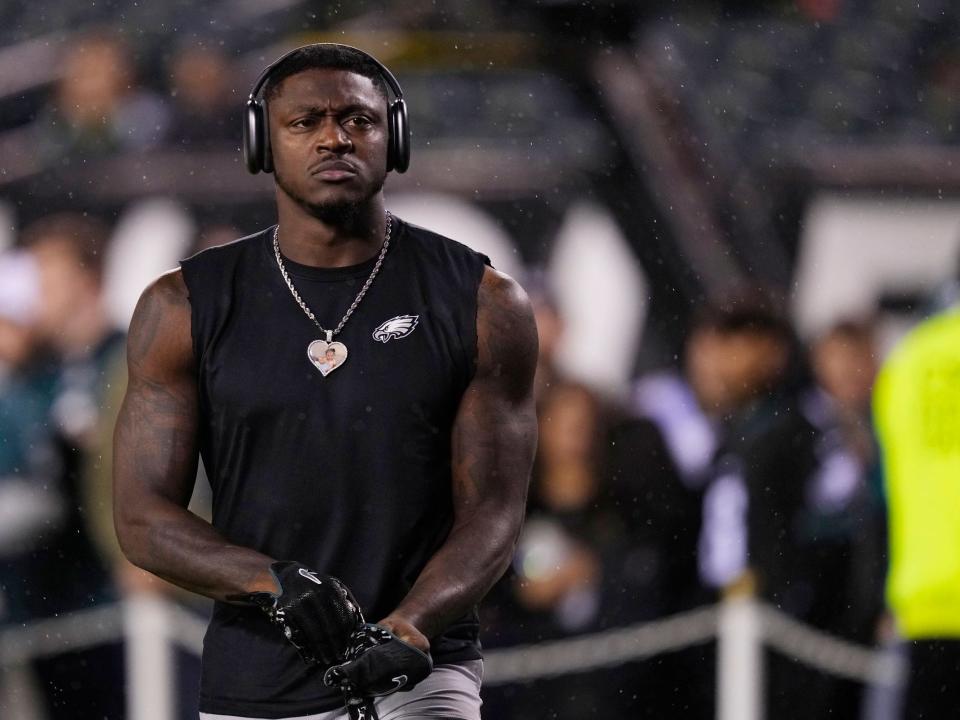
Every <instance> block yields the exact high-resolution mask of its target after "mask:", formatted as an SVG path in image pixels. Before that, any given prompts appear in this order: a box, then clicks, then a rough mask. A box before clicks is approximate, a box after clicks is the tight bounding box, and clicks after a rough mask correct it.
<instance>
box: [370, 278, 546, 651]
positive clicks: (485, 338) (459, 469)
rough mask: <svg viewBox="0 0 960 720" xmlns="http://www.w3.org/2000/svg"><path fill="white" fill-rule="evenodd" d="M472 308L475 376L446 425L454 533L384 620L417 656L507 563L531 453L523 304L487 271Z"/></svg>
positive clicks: (528, 322) (533, 344) (533, 349)
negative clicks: (450, 456)
mask: <svg viewBox="0 0 960 720" xmlns="http://www.w3.org/2000/svg"><path fill="white" fill-rule="evenodd" d="M477 301H478V309H477V344H478V349H477V350H478V354H477V372H476V375H475V376H474V379H473V381H472V382H471V383H470V386H469V387H468V388H467V391H466V393H465V394H464V396H463V400H462V401H461V403H460V408H459V410H458V413H457V417H456V421H455V423H454V427H453V437H452V442H453V446H452V451H453V505H454V523H453V528H452V529H451V531H450V535H449V536H448V538H447V540H446V542H445V543H444V544H443V545H442V546H441V548H440V549H439V550H438V551H437V553H436V554H435V555H434V556H433V557H432V558H431V559H430V561H429V562H428V563H427V565H426V567H425V568H424V569H423V572H421V574H420V576H419V577H418V578H417V581H416V582H415V583H414V586H413V588H412V589H411V590H410V592H409V593H408V594H407V596H406V598H404V600H403V602H401V603H400V605H399V606H398V607H397V608H396V610H394V612H392V613H391V614H390V615H389V616H388V617H387V618H385V619H384V620H382V621H381V624H383V625H386V626H387V627H388V628H390V629H391V630H392V631H393V632H394V633H396V634H397V635H398V636H399V637H401V638H402V639H404V640H406V641H407V642H410V643H412V644H414V645H417V646H419V647H421V648H422V649H427V647H428V642H427V640H426V638H429V637H433V636H434V635H437V634H439V633H440V632H441V631H442V630H443V629H444V628H446V627H447V626H448V625H449V624H450V622H452V621H453V620H456V619H457V618H458V617H461V616H462V615H463V614H464V613H466V612H467V611H468V610H469V608H470V607H472V606H473V605H475V604H476V603H478V602H479V601H480V599H481V598H483V596H484V595H485V594H486V593H487V591H488V590H489V589H490V587H491V586H492V585H493V583H495V582H496V581H497V579H499V577H500V576H501V575H502V574H503V572H504V570H505V569H506V568H507V565H508V564H509V563H510V559H511V557H512V555H513V550H514V546H515V544H516V541H517V536H518V535H519V532H520V527H521V525H522V522H523V515H524V507H525V504H526V497H527V486H528V483H529V478H530V471H531V468H532V465H533V455H534V452H535V450H536V438H537V419H536V412H535V408H534V400H533V375H534V370H535V369H536V363H537V330H536V325H535V324H534V320H533V312H532V310H531V309H530V303H529V300H528V299H527V297H526V295H525V294H524V292H523V290H521V289H520V287H519V286H518V285H517V284H516V283H515V282H514V281H513V280H511V279H510V278H508V277H506V276H505V275H501V274H500V273H497V272H496V271H494V270H491V269H489V268H488V269H487V270H486V272H485V274H484V277H483V281H482V282H481V284H480V290H479V293H478V296H477Z"/></svg>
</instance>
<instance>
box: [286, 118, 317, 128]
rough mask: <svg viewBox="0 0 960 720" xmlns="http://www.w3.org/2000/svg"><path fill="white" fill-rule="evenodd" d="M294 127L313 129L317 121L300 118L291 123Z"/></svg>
mask: <svg viewBox="0 0 960 720" xmlns="http://www.w3.org/2000/svg"><path fill="white" fill-rule="evenodd" d="M290 124H291V126H292V127H296V128H307V127H313V126H314V125H315V124H316V120H315V119H314V118H312V117H305V118H300V119H299V120H294V121H293V122H292V123H290Z"/></svg>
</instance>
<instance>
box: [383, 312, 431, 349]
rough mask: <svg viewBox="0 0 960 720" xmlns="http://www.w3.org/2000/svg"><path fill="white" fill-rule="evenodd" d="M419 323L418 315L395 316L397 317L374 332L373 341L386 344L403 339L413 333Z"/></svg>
mask: <svg viewBox="0 0 960 720" xmlns="http://www.w3.org/2000/svg"><path fill="white" fill-rule="evenodd" d="M419 321H420V316H419V315H397V317H395V318H390V319H389V320H387V321H386V322H385V323H383V324H382V325H380V327H378V328H377V329H376V330H374V331H373V339H374V340H379V341H380V342H382V343H386V342H390V341H391V340H394V339H399V338H405V337H406V336H407V335H409V334H410V333H412V332H413V329H414V328H415V327H417V323H418V322H419Z"/></svg>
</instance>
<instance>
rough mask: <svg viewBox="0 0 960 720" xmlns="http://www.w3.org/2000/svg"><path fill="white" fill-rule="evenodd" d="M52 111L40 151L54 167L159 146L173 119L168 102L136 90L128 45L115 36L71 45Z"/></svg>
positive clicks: (45, 119) (95, 35)
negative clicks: (74, 159)
mask: <svg viewBox="0 0 960 720" xmlns="http://www.w3.org/2000/svg"><path fill="white" fill-rule="evenodd" d="M62 63H63V75H62V77H61V79H60V81H59V83H58V84H57V87H56V89H55V92H54V95H53V97H52V98H51V103H50V105H49V107H48V111H47V112H46V113H45V114H44V115H43V116H41V118H40V119H39V120H38V124H37V127H38V130H39V137H38V138H37V142H38V150H39V152H40V153H41V154H42V155H43V156H44V157H45V158H46V159H47V161H48V162H51V163H52V162H55V161H57V160H59V159H60V158H62V157H65V156H74V155H77V156H81V157H88V156H102V155H109V154H111V153H114V152H117V151H120V150H143V149H145V148H149V147H151V146H154V145H156V144H157V143H159V142H160V141H161V140H162V139H163V137H164V135H165V133H166V129H167V125H168V121H169V117H168V115H169V113H168V110H167V109H166V106H165V105H164V103H163V101H162V100H161V99H160V98H159V97H158V96H157V95H156V94H155V93H152V92H149V91H147V90H145V89H143V88H141V87H138V86H137V84H136V78H135V70H134V68H135V63H134V60H133V57H132V55H131V52H130V49H129V47H128V46H127V44H126V43H125V42H124V41H123V40H122V39H121V38H120V37H119V35H116V34H114V33H112V32H110V31H106V30H104V31H97V32H90V33H88V34H86V35H84V36H81V37H79V38H78V39H77V40H76V42H74V43H71V45H70V46H69V48H68V50H67V51H66V54H65V56H64V58H63V60H62Z"/></svg>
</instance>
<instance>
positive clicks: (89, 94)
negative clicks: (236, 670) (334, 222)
mask: <svg viewBox="0 0 960 720" xmlns="http://www.w3.org/2000/svg"><path fill="white" fill-rule="evenodd" d="M0 18H2V22H0V108H2V110H0V218H2V219H3V222H2V223H0V248H2V252H0V631H2V630H3V628H5V627H7V628H10V627H18V626H24V625H26V624H29V623H32V622H36V621H38V620H41V619H44V618H49V617H57V616H61V615H64V614H65V613H69V612H71V611H74V610H78V609H82V608H89V607H95V606H97V605H99V604H103V603H108V602H111V601H113V600H116V599H119V598H122V597H125V596H129V595H130V594H133V593H162V594H164V595H166V596H168V597H169V598H170V599H171V601H172V602H178V603H186V604H189V605H191V607H193V608H194V609H195V611H196V612H198V613H201V614H202V613H204V612H205V611H206V608H205V606H204V604H203V603H202V602H199V601H198V600H197V599H195V598H193V599H191V598H188V597H186V596H184V595H180V594H178V593H176V592H174V591H173V590H172V589H171V588H168V587H166V586H164V585H163V584H162V583H161V582H160V581H157V580H152V579H150V578H148V577H146V576H145V575H143V574H141V573H140V572H139V571H136V570H135V569H133V568H132V567H131V566H129V565H127V564H126V563H125V561H123V560H122V559H121V557H120V555H119V552H118V551H117V548H116V542H115V540H114V537H113V532H112V520H111V507H110V480H109V477H110V442H111V440H110V438H111V432H112V425H113V419H114V417H115V414H116V412H117V410H118V402H119V399H120V398H121V397H122V394H123V389H124V383H125V368H124V364H123V332H124V329H125V327H126V323H127V322H128V321H129V317H130V315H131V313H132V310H133V307H134V304H135V302H136V299H137V297H138V296H139V293H140V292H141V290H142V289H143V288H144V287H145V285H146V284H147V282H148V281H149V280H151V279H152V278H153V277H155V276H156V275H158V274H159V273H161V272H163V271H165V270H167V269H170V268H172V267H175V266H176V262H177V261H178V260H179V259H181V258H184V257H187V256H189V255H190V254H191V253H193V252H195V251H197V250H199V249H202V248H204V247H209V246H211V245H215V244H219V243H223V242H227V241H229V240H232V239H235V238H237V237H240V236H243V235H247V234H250V233H253V232H255V231H257V230H259V229H261V228H263V227H265V226H267V225H270V224H272V222H273V201H272V183H271V180H270V178H269V177H264V176H257V177H252V176H249V175H247V174H246V172H245V170H244V169H243V163H242V158H241V157H240V154H239V150H238V148H239V141H240V118H241V110H242V108H243V105H244V103H245V101H246V97H247V93H248V92H249V88H250V85H251V84H252V82H253V80H254V79H255V77H256V75H257V74H258V72H259V70H260V69H261V68H262V67H263V66H265V65H266V64H268V63H269V62H271V61H272V60H273V59H274V58H275V57H276V56H278V55H279V54H281V52H283V51H284V50H286V49H288V48H290V47H292V46H294V45H297V44H302V43H305V42H314V41H336V42H345V43H348V44H354V45H357V46H359V47H362V48H363V49H365V50H368V51H370V52H372V53H373V54H375V55H376V56H377V57H378V58H379V59H380V60H382V61H383V62H384V63H386V64H387V65H388V66H390V67H391V69H392V70H393V71H394V72H395V74H396V75H397V77H398V79H399V81H400V84H401V85H402V86H403V89H404V95H405V98H406V100H407V104H408V107H409V108H410V112H411V124H412V127H413V133H414V136H413V137H414V145H413V156H412V163H411V170H410V172H408V173H407V174H406V175H404V176H391V177H390V178H389V180H388V184H387V204H388V207H389V208H390V209H391V210H392V211H393V212H394V213H395V214H397V215H398V216H400V217H403V218H405V219H407V220H410V221H412V222H416V223H418V224H421V225H424V226H427V227H429V228H431V229H434V230H436V231H438V232H441V233H444V234H447V235H450V236H452V237H454V238H456V239H458V240H461V241H462V242H465V243H467V244H469V245H472V246H474V247H476V248H477V249H480V250H482V251H484V252H486V253H487V254H488V255H490V257H491V258H492V259H493V261H494V264H495V265H496V266H497V267H498V268H500V269H502V270H504V271H506V272H508V273H510V274H512V275H514V276H515V277H517V278H518V279H520V280H521V282H522V283H523V284H524V286H525V287H526V289H527V291H528V292H529V293H530V295H531V297H532V299H533V301H534V305H535V309H536V316H537V324H538V328H539V331H540V341H541V357H540V364H539V367H538V374H537V404H538V412H539V419H540V445H539V450H538V455H537V459H536V464H535V470H534V477H533V482H532V486H531V494H530V502H529V510H528V519H527V523H526V527H525V531H524V534H523V536H522V537H521V539H520V542H519V545H518V549H517V553H516V558H515V562H514V564H513V567H512V568H511V570H510V571H509V572H508V575H507V576H506V577H505V578H504V579H503V580H502V581H501V582H500V583H499V584H498V585H497V586H496V587H495V588H494V590H493V591H492V592H491V594H490V596H489V598H488V600H487V601H486V603H485V605H484V607H483V608H482V613H481V617H482V621H483V624H484V633H483V638H484V642H485V645H486V646H487V647H490V648H495V647H505V646H514V645H519V644H524V643H534V642H540V641H544V640H550V639H557V638H561V637H568V636H574V635H578V634H582V633H588V632H593V631H600V630H604V629H609V628H616V627H620V626H624V625H627V624H631V623H635V622H640V621H645V620H654V619H657V618H663V617H667V616H669V615H672V614H674V613H677V612H681V611H684V610H688V609H691V608H694V607H698V606H701V605H706V604H709V603H713V602H715V601H717V599H718V598H721V597H722V596H724V595H725V594H730V593H755V594H756V595H757V596H758V597H760V598H762V599H763V600H764V601H766V602H768V603H770V604H772V605H774V606H775V607H777V608H779V609H781V610H783V611H785V612H787V613H789V614H790V615H792V616H794V617H795V618H797V619H799V620H802V621H803V622H804V623H807V624H809V625H811V626H813V627H816V628H819V629H822V630H825V631H828V632H830V633H832V634H834V635H836V636H839V637H842V638H845V639H849V640H853V641H856V642H859V643H862V644H865V645H877V646H879V645H884V644H888V643H893V642H895V641H896V638H897V628H896V622H895V618H894V617H892V616H891V613H890V611H889V609H888V608H887V604H886V602H885V597H884V584H885V581H886V577H887V569H888V550H887V547H888V539H887V522H886V520H887V509H888V508H887V502H886V500H887V495H886V492H885V484H884V467H883V465H884V463H883V462H882V461H881V452H880V447H879V445H878V441H877V434H876V432H875V429H874V423H873V420H872V414H871V398H872V393H873V389H874V380H875V377H876V375H877V372H878V370H879V368H880V366H881V364H882V363H883V362H884V359H885V357H886V356H887V354H888V353H889V352H890V350H891V349H892V348H893V347H895V346H896V345H897V343H898V342H899V341H900V339H901V338H902V337H903V336H904V333H905V332H907V330H908V329H910V328H911V327H913V326H914V325H915V324H916V323H918V322H919V321H921V320H922V319H923V318H925V317H926V316H928V315H931V314H934V313H937V312H940V311H943V310H944V309H945V308H947V307H949V306H950V305H951V303H953V302H955V301H956V300H957V298H958V291H957V277H958V271H960V263H958V258H960V200H958V198H960V152H958V149H957V142H958V139H960V124H958V123H960V44H958V41H957V38H958V37H960V7H958V6H957V5H956V4H955V3H951V2H950V1H949V0H921V1H919V2H910V3H905V2H899V1H896V0H795V1H793V2H787V1H782V2H773V1H771V2H761V1H759V0H755V1H753V2H732V1H730V2H721V1H719V0H717V1H713V2H705V1H704V2H666V1H663V2H644V3H638V2H631V1H629V0H591V1H590V2H574V1H572V0H570V1H568V0H549V1H548V0H514V1H513V2H506V1H499V0H485V1H482V2H475V1H470V2H468V1H466V0H405V1H403V2H373V1H372V0H370V1H366V2H364V1H360V2H352V3H343V4H341V3H339V2H330V3H316V2H308V1H304V0H271V1H270V2H252V1H250V0H220V1H219V2H217V3H211V4H200V3H188V2H180V1H175V2H173V1H172V2H165V3H138V2H134V1H133V0H105V1H104V2H98V3H92V4H91V3H87V4H77V3H68V2H63V1H62V0H45V2H43V3H40V4H39V5H37V4H33V3H31V4H24V3H8V4H5V5H4V6H3V7H2V8H0ZM957 350H958V353H960V347H958V348H957ZM950 412H952V413H953V414H954V416H956V413H957V412H958V410H957V408H956V407H953V409H952V410H951V411H950ZM206 490H208V488H207V487H206V485H205V481H203V479H202V477H201V479H200V481H199V482H198V485H197V490H196V493H195V498H194V503H195V504H194V507H195V508H196V509H197V511H198V512H201V513H203V512H205V504H206V503H207V502H208V501H207V499H206V497H205V495H206V493H205V491H206ZM766 663H767V665H766V668H767V670H766V694H767V701H766V702H767V715H768V717H771V718H778V719H789V718H793V717H797V718H801V717H802V718H807V719H811V720H813V719H816V718H827V717H830V718H860V717H867V710H866V708H867V707H868V706H870V701H869V698H870V695H871V689H870V688H865V687H863V686H860V685H857V684H856V683H853V682H851V681H849V680H841V679H837V678H835V677H833V676H831V675H829V674H827V673H825V672H823V671H820V670H816V669H812V668H808V667H806V666H804V665H802V664H799V663H797V662H795V661H793V660H791V659H790V658H788V657H785V656H783V655H782V654H778V653H776V652H773V651H770V652H768V655H767V658H766ZM179 667H180V692H179V695H181V696H182V697H181V702H182V707H181V710H180V713H181V715H180V716H182V717H191V716H193V717H196V714H195V713H196V711H195V709H191V708H192V705H191V703H195V694H196V693H195V684H196V675H197V660H196V658H192V657H189V656H187V655H184V656H183V657H182V658H181V662H180V663H179ZM122 674H123V664H122V648H121V647H120V646H119V645H116V646H111V645H106V646H101V647H97V648H94V649H92V650H83V651H75V652H65V653H63V654H62V655H58V656H56V657H47V658H44V659H38V660H37V661H35V662H33V663H32V664H31V666H30V668H29V672H28V673H26V674H24V673H17V674H16V677H15V678H13V679H11V673H9V672H6V673H4V670H3V669H2V668H0V680H2V681H3V682H2V683H0V685H3V686H5V687H6V690H5V691H3V692H0V716H2V717H4V718H6V717H11V718H18V719H19V718H37V719H38V720H40V719H43V718H50V719H55V718H79V717H98V718H99V717H107V718H110V719H111V720H113V719H114V718H120V717H123V704H124V700H123V693H122V687H123V677H122ZM4 675H6V677H4ZM715 675H716V661H715V648H714V647H713V646H712V645H710V644H704V645H699V646H694V647H691V648H687V649H684V650H681V651H677V652H673V653H669V654H665V655H660V656H657V657H655V658H653V659H650V660H647V661H644V662H637V663H627V664H624V665H622V666H620V667H617V668H615V669H613V670H610V669H604V670H602V671H593V672H584V673H579V674H575V675H570V676H564V677H559V678H555V679H549V680H541V681H536V682H532V683H523V684H520V683H516V684H506V685H503V686H497V687H490V688H487V689H486V690H485V703H486V705H485V708H486V710H485V713H486V715H485V716H486V717H488V718H491V719H492V720H496V719H497V718H522V719H526V718H557V719H558V720H561V719H562V720H573V719H574V718H590V717H625V718H627V717H629V718H665V717H678V718H711V717H714V713H715V711H716V708H715V707H714V704H715V701H714V694H715ZM880 704H881V705H883V706H884V707H885V710H884V711H883V712H887V713H889V714H887V715H880V714H876V715H871V717H875V718H880V717H896V716H897V715H896V714H895V706H896V703H895V702H894V701H892V700H891V701H890V702H887V703H885V704H884V703H880ZM78 708H89V709H92V708H96V709H97V713H96V714H95V715H94V714H93V713H92V711H90V712H88V711H83V712H80V711H78ZM78 713H79V714H78ZM947 716H948V715H943V717H947Z"/></svg>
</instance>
